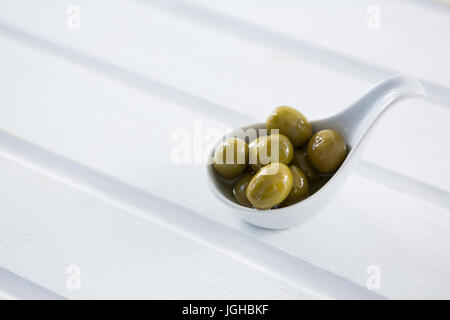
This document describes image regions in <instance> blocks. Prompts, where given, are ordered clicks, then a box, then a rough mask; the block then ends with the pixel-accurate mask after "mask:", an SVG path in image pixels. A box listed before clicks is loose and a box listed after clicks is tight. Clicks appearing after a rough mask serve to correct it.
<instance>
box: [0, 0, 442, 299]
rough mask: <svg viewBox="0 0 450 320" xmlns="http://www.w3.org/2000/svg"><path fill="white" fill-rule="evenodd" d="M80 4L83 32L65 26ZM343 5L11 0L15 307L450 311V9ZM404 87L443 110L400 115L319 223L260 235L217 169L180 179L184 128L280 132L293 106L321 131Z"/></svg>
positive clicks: (3, 241)
mask: <svg viewBox="0 0 450 320" xmlns="http://www.w3.org/2000/svg"><path fill="white" fill-rule="evenodd" d="M73 4H75V5H78V6H79V7H80V8H81V29H80V30H68V29H67V27H66V19H67V17H68V15H67V13H66V9H67V7H68V6H69V5H73ZM372 4H375V5H377V6H378V7H379V8H380V18H381V20H380V22H381V29H379V30H373V29H370V28H368V27H367V25H366V21H367V19H368V14H367V12H366V10H367V7H368V6H369V5H372ZM336 6H337V2H335V1H321V2H320V3H319V2H317V4H316V3H315V2H314V3H313V2H299V1H293V0H281V1H277V2H275V1H256V0H239V1H202V0H191V1H175V0H170V1H167V0H164V1H163V0H149V1H125V0H114V1H106V0H95V1H87V0H86V1H56V0H41V1H17V0H11V1H9V0H3V1H2V2H1V4H0V57H1V59H0V97H1V103H0V130H1V131H0V268H3V270H5V271H4V272H5V273H4V274H2V275H1V277H0V288H1V290H0V291H1V292H4V294H3V295H2V294H0V297H8V298H10V297H13V298H24V297H30V296H24V295H21V294H18V293H17V292H20V291H18V290H17V288H23V287H25V288H27V286H30V288H31V287H32V288H33V289H30V292H35V291H34V290H37V291H36V292H39V290H42V293H41V294H42V297H43V298H44V297H47V296H49V295H50V296H51V295H57V296H59V297H62V298H73V299H79V298H225V299H226V298H287V299H304V298H380V297H384V298H407V299H409V298H416V299H417V298H450V250H449V249H448V248H449V247H450V169H449V166H448V163H449V160H450V153H449V142H448V139H449V136H450V112H449V107H450V65H449V62H448V57H449V56H450V44H449V40H448V39H450V34H449V33H450V19H449V17H450V9H449V8H448V7H447V6H445V5H441V4H434V3H433V2H431V1H430V2H428V1H377V2H376V3H375V2H366V1H354V0H347V1H344V2H339V7H336ZM395 73H406V74H410V75H413V76H415V77H417V78H418V79H420V80H421V81H422V82H423V83H424V85H425V87H426V89H427V91H428V96H427V97H426V98H425V99H421V100H411V101H406V102H404V103H402V104H401V105H400V106H398V107H395V109H392V110H390V111H389V112H388V113H387V114H386V116H385V117H384V118H383V119H382V121H381V123H380V125H379V126H378V128H377V129H376V132H374V134H373V136H372V138H371V141H370V143H369V145H368V147H367V149H366V151H365V153H364V155H363V159H362V160H361V161H360V163H359V165H358V167H357V168H356V170H355V173H354V174H353V175H352V176H351V177H350V179H349V180H348V182H347V183H346V185H345V186H344V188H343V189H342V191H341V192H340V193H339V195H338V196H337V197H336V199H335V200H333V202H332V203H330V204H329V206H328V207H327V208H326V209H325V210H324V211H323V213H322V214H321V215H320V216H319V217H317V218H315V219H314V220H312V221H311V222H308V223H307V224H304V225H301V226H298V227H296V228H292V229H288V230H283V231H268V230H262V229H258V228H255V227H252V226H249V225H247V224H245V223H243V222H241V221H239V220H236V219H235V218H234V217H233V216H232V215H231V213H230V212H228V210H229V209H227V208H226V207H225V206H223V205H221V203H220V202H218V201H217V199H215V198H214V197H213V195H212V194H211V192H210V190H208V187H207V184H206V181H205V179H206V176H205V172H204V168H203V167H202V166H201V165H182V166H176V165H174V164H173V163H172V162H171V158H170V152H171V149H172V147H173V146H174V142H173V141H172V140H171V134H172V133H173V131H174V130H176V129H180V128H181V129H188V130H193V128H194V125H195V123H198V121H200V122H201V124H202V125H203V127H204V128H222V129H225V128H230V127H235V126H238V125H242V124H248V123H252V122H257V121H263V120H264V119H265V117H266V116H267V114H268V112H270V111H271V110H272V109H273V108H274V107H275V106H277V105H281V104H289V105H292V106H295V107H297V108H299V109H300V110H302V112H303V113H305V114H306V115H307V116H308V117H309V118H311V119H316V118H320V117H323V116H326V115H328V114H330V113H333V112H337V111H339V110H341V109H342V108H344V107H346V106H347V105H348V104H350V103H351V102H352V101H353V100H355V99H356V98H357V97H358V96H360V95H361V94H362V93H364V91H366V90H368V89H369V88H370V87H371V86H372V85H374V84H375V83H376V82H377V81H379V80H381V79H383V78H384V77H386V76H389V75H391V74H395ZM323 91H325V92H326V93H327V94H322V93H321V92H323ZM205 147H206V143H205ZM70 265H77V266H79V267H80V269H81V288H80V289H79V290H70V289H69V288H68V287H67V285H66V282H67V277H68V274H67V272H66V271H67V267H68V266H70ZM371 265H376V266H378V267H379V268H380V271H381V287H380V288H379V289H376V290H372V291H370V290H368V289H367V288H366V282H367V279H368V277H369V276H370V275H369V274H368V273H367V268H368V267H369V266H371ZM6 270H7V271H6ZM11 274H15V275H14V276H13V275H11ZM17 277H20V278H17ZM16 278H17V279H19V280H17V279H16ZM6 279H8V280H6ZM14 283H17V285H14ZM37 286H38V287H37ZM15 288H16V289H15Z"/></svg>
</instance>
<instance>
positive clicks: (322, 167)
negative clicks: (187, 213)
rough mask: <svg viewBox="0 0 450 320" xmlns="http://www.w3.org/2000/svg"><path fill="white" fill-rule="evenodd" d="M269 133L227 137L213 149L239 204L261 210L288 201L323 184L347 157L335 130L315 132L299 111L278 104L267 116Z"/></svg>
mask: <svg viewBox="0 0 450 320" xmlns="http://www.w3.org/2000/svg"><path fill="white" fill-rule="evenodd" d="M266 127H267V132H268V134H267V135H262V136H259V137H258V138H256V139H254V140H253V141H249V143H248V144H247V143H246V142H245V141H244V140H243V139H240V138H238V137H232V138H228V139H226V140H225V141H223V142H222V144H221V145H219V146H218V147H217V148H216V150H215V152H214V159H213V167H214V169H215V171H216V172H217V174H218V175H219V176H221V177H222V178H224V179H227V180H229V181H230V182H231V184H232V185H233V195H234V198H235V200H236V202H237V203H239V204H240V205H242V206H245V207H249V208H256V209H260V210H266V209H274V208H280V207H286V206H290V205H292V204H294V203H297V202H299V201H302V200H304V199H306V198H307V197H309V196H310V195H311V194H313V193H314V192H315V191H317V190H318V189H319V188H320V187H321V186H323V185H324V184H325V183H326V182H327V181H328V179H330V177H331V176H332V175H333V173H335V172H336V171H337V170H338V169H339V167H340V166H341V164H342V163H343V162H344V160H345V157H346V156H347V144H346V142H345V140H344V138H343V137H342V136H341V135H340V134H339V132H337V131H335V130H330V129H327V130H321V131H319V132H316V133H313V131H312V127H311V124H310V123H309V121H308V120H307V119H306V117H305V116H304V115H303V114H302V113H300V112H299V111H298V110H296V109H294V108H292V107H288V106H280V107H278V108H276V109H275V110H274V111H273V112H272V113H271V114H270V115H269V117H268V118H267V122H266Z"/></svg>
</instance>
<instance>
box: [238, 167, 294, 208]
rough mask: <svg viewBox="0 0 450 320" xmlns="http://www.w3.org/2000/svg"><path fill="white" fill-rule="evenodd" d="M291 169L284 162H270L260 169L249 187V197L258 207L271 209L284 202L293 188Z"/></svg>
mask: <svg viewBox="0 0 450 320" xmlns="http://www.w3.org/2000/svg"><path fill="white" fill-rule="evenodd" d="M292 184H293V177H292V172H291V170H290V169H289V168H288V167H287V166H286V165H285V164H282V163H279V162H276V163H271V164H268V165H267V166H265V167H263V168H262V169H261V170H259V171H258V172H257V173H256V174H255V176H254V177H253V178H252V180H250V183H249V184H248V187H247V199H248V200H249V201H250V203H251V204H252V205H253V206H254V207H255V208H257V209H262V210H265V209H270V208H273V207H275V206H276V205H278V204H280V203H282V202H283V201H284V200H285V199H286V198H287V196H288V195H289V193H290V192H291V190H292Z"/></svg>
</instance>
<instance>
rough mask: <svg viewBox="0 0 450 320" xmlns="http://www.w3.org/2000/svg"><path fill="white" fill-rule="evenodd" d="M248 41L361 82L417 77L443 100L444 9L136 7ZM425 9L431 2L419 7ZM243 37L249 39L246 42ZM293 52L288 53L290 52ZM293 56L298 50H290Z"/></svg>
mask: <svg viewBox="0 0 450 320" xmlns="http://www.w3.org/2000/svg"><path fill="white" fill-rule="evenodd" d="M141 3H147V4H151V5H154V6H158V7H161V8H164V9H168V10H171V11H172V12H174V13H177V14H179V15H180V16H185V17H188V18H191V19H193V20H195V21H197V22H201V23H204V24H208V25H209V26H215V27H217V28H219V29H222V30H224V31H227V32H232V33H234V34H236V35H238V36H241V37H246V38H247V39H248V40H250V41H259V42H264V44H266V45H269V46H274V47H285V49H287V50H289V51H292V52H294V51H295V52H296V54H299V55H300V56H301V57H303V58H304V59H307V60H310V61H315V62H316V63H318V64H321V65H326V66H328V67H331V68H333V69H341V70H343V71H344V72H345V71H347V72H349V73H352V74H354V75H355V76H361V77H363V78H368V79H377V78H378V79H379V78H380V77H386V76H387V75H388V74H392V73H399V72H401V73H408V74H413V75H415V76H417V77H419V78H420V79H421V80H422V81H423V82H424V83H425V84H426V87H427V89H428V90H429V91H430V93H431V94H432V96H433V98H434V99H436V100H439V101H440V102H443V103H445V104H446V105H448V102H449V100H450V68H449V65H448V56H449V55H450V46H449V45H448V43H446V42H445V41H444V42H442V40H443V39H448V38H449V36H450V20H449V19H448V17H449V8H450V7H449V6H447V7H446V9H444V10H443V9H442V8H440V7H437V8H436V7H434V6H432V5H430V6H426V5H423V3H422V4H421V3H419V1H416V2H411V1H389V0H381V1H377V2H376V3H373V2H372V1H369V0H367V1H366V0H365V1H356V0H345V1H343V2H339V3H337V2H335V1H325V2H323V1H322V2H320V3H315V2H313V3H304V2H302V3H301V4H300V3H298V2H297V1H295V0H282V1H277V3H276V4H275V3H273V2H270V1H257V0H244V1H237V0H232V1H221V0H219V1H214V2H211V1H206V0H185V1H183V0H171V1H162V0H150V1H141ZM424 3H431V1H424ZM249 35H251V37H249ZM292 49H293V50H292ZM296 49H299V50H296Z"/></svg>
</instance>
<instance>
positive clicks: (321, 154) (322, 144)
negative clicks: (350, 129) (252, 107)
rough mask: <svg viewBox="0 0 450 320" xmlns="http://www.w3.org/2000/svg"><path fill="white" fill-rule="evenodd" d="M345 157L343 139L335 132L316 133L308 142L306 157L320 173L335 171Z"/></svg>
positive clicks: (345, 147)
mask: <svg viewBox="0 0 450 320" xmlns="http://www.w3.org/2000/svg"><path fill="white" fill-rule="evenodd" d="M346 155H347V145H346V143H345V140H344V138H342V136H341V135H340V134H339V132H337V131H335V130H322V131H319V132H317V133H316V134H315V135H314V136H313V137H312V138H311V140H310V141H309V144H308V157H309V160H311V164H312V165H313V166H314V168H316V169H317V170H318V171H320V172H322V173H332V172H334V171H336V170H337V169H338V168H339V166H340V165H341V164H342V162H343V161H344V159H345V157H346Z"/></svg>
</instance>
